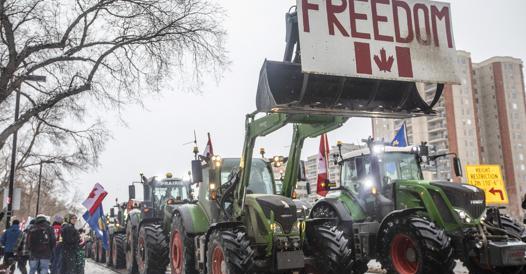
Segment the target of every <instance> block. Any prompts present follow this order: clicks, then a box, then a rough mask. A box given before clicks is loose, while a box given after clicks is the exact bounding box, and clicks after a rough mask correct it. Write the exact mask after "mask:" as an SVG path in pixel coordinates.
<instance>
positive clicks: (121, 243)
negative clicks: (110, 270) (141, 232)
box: [111, 234, 126, 269]
mask: <svg viewBox="0 0 526 274" xmlns="http://www.w3.org/2000/svg"><path fill="white" fill-rule="evenodd" d="M111 251H112V252H113V254H112V255H111V257H112V259H113V267H115V268H116V269H121V268H124V267H126V235H124V234H117V235H115V236H113V246H112V249H111Z"/></svg>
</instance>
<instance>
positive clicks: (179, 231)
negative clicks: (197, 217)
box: [170, 213, 197, 274]
mask: <svg viewBox="0 0 526 274" xmlns="http://www.w3.org/2000/svg"><path fill="white" fill-rule="evenodd" d="M194 253H195V244H194V238H193V237H191V236H190V235H188V234H187V233H186V229H185V227H184V225H183V220H182V218H181V215H180V214H179V213H175V216H174V220H173V223H172V233H171V239H170V267H171V269H172V274H185V273H186V274H196V273H197V270H196V269H195V254H194Z"/></svg>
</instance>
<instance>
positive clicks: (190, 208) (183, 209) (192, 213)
mask: <svg viewBox="0 0 526 274" xmlns="http://www.w3.org/2000/svg"><path fill="white" fill-rule="evenodd" d="M176 213H178V214H179V215H180V216H181V218H182V220H183V226H184V228H185V230H186V232H187V233H189V234H204V233H206V232H207V231H208V229H209V223H208V217H207V216H206V213H205V211H204V210H203V208H201V206H199V205H198V204H184V205H181V206H179V207H177V208H176V209H175V210H174V211H173V212H172V220H173V219H174V215H175V214H176Z"/></svg>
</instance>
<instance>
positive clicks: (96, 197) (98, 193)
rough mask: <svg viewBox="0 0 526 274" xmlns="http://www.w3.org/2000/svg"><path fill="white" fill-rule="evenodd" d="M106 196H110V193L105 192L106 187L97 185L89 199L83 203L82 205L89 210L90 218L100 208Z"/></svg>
mask: <svg viewBox="0 0 526 274" xmlns="http://www.w3.org/2000/svg"><path fill="white" fill-rule="evenodd" d="M106 195H108V192H106V190H104V187H102V185H100V184H99V183H97V184H95V186H94V187H93V190H91V192H90V194H89V195H88V198H87V199H86V200H85V201H84V202H82V205H84V207H86V209H88V211H89V214H90V216H91V215H93V213H94V212H95V210H97V209H98V208H99V206H100V205H101V203H102V200H104V198H105V197H106Z"/></svg>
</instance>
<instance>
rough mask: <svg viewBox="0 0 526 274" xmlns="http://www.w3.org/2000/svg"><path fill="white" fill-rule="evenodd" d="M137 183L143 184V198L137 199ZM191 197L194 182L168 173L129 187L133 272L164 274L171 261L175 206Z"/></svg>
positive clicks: (129, 249) (128, 224)
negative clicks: (191, 184)
mask: <svg viewBox="0 0 526 274" xmlns="http://www.w3.org/2000/svg"><path fill="white" fill-rule="evenodd" d="M135 184H140V185H142V188H143V198H144V199H143V200H142V201H139V200H136V199H135ZM190 200H191V191H190V184H189V183H188V182H186V181H183V180H181V179H178V178H173V176H172V174H171V173H168V174H167V175H166V177H165V178H158V177H152V178H150V179H147V178H146V177H145V176H144V175H142V174H141V181H140V182H138V183H137V182H134V183H133V184H131V185H130V186H129V202H128V216H127V220H126V268H127V271H128V273H129V274H135V273H139V274H164V273H165V272H166V268H167V266H168V264H169V254H168V252H169V248H168V239H169V233H170V227H169V226H166V224H170V225H171V216H172V214H171V213H169V214H166V213H165V212H171V211H173V208H175V207H178V206H179V205H181V204H184V203H189V202H190Z"/></svg>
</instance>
